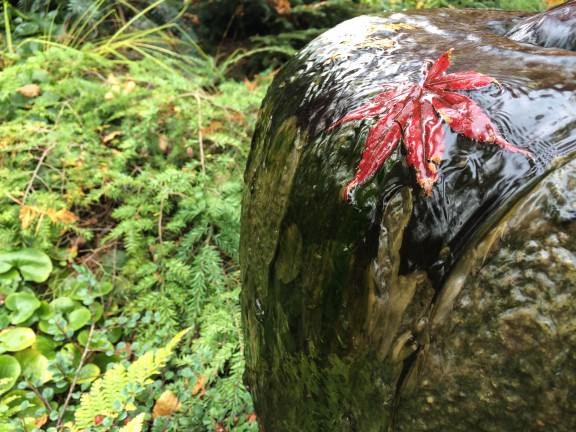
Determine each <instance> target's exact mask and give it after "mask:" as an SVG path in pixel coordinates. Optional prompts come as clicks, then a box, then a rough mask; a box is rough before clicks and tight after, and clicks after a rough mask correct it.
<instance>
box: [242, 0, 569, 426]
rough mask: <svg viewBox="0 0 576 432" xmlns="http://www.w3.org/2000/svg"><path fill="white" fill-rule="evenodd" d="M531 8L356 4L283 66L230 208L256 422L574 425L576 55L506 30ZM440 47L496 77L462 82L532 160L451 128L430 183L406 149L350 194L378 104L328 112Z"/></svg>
mask: <svg viewBox="0 0 576 432" xmlns="http://www.w3.org/2000/svg"><path fill="white" fill-rule="evenodd" d="M573 3H574V2H571V4H572V6H574V5H573ZM572 6H570V7H572ZM526 19H527V17H525V16H520V15H518V14H514V13H503V12H496V11H472V10H466V11H462V10H435V11H420V12H412V13H395V14H391V15H385V16H381V17H377V16H363V17H359V18H355V19H353V20H350V21H347V22H345V23H343V24H341V25H339V26H337V27H335V28H334V29H332V30H330V31H328V32H326V33H325V34H323V35H321V36H320V37H319V38H317V39H316V40H314V41H313V42H312V43H310V44H309V45H308V46H307V47H306V48H305V49H303V50H302V51H301V52H300V53H299V54H297V55H296V56H295V57H294V58H293V59H292V60H291V61H289V62H288V63H287V64H286V65H285V66H284V68H283V69H282V70H281V71H280V73H279V74H278V76H277V77H276V78H275V80H274V82H273V84H272V86H271V88H270V90H269V92H268V95H267V97H266V99H265V101H264V103H263V106H262V110H261V115H260V119H259V122H258V125H257V129H256V132H255V135H254V140H253V144H252V149H251V152H250V157H249V162H248V166H247V169H246V175H245V180H246V188H245V192H244V199H243V210H242V238H241V263H242V283H243V292H242V308H243V324H244V333H245V354H246V380H247V384H248V385H249V388H250V390H251V392H252V394H253V396H254V400H255V404H256V410H257V414H258V418H259V422H260V427H261V430H262V431H266V432H283V431H298V432H315V431H319V432H320V431H321V432H324V431H331V432H338V431H346V432H352V431H358V432H372V431H409V432H417V431H466V432H469V431H516V430H524V431H538V430H542V431H566V432H568V431H573V430H576V415H575V413H576V299H575V298H574V295H575V293H576V288H575V287H576V255H575V254H576V204H575V203H576V160H575V159H574V155H575V151H576V131H575V129H574V127H575V125H576V53H575V52H572V51H570V50H568V49H563V48H557V47H555V48H545V47H541V46H537V45H534V44H530V43H527V41H522V40H519V41H516V40H512V39H511V38H510V37H507V36H506V34H507V33H509V32H511V31H512V32H513V33H515V32H516V31H515V30H514V29H515V28H516V29H517V28H518V26H521V25H522V24H526V23H527V21H526ZM528 19H529V17H528ZM515 26H516V27H515ZM528 42H529V41H528ZM449 48H453V49H454V58H453V63H452V66H451V69H450V71H469V70H474V71H478V72H481V73H484V74H487V75H490V76H492V77H495V78H496V79H497V80H498V82H499V83H500V85H492V86H488V87H485V88H482V89H478V90H475V91H473V92H469V93H467V95H468V96H469V97H470V98H472V99H473V100H474V101H475V102H476V103H477V104H478V105H480V106H481V107H482V109H483V110H484V111H485V112H486V113H487V114H488V115H489V117H490V118H491V119H492V121H493V122H494V124H495V125H496V126H497V127H498V129H499V130H500V132H501V133H502V135H503V136H504V137H505V138H506V139H507V140H508V141H509V142H511V143H513V144H514V145H516V146H518V147H521V148H524V149H527V150H529V151H530V152H531V153H532V155H533V156H534V158H533V159H530V158H527V157H526V156H525V155H522V154H519V153H512V152H509V151H506V150H504V149H501V148H500V147H498V146H496V145H490V144H485V143H478V142H474V141H472V140H470V139H467V138H465V137H463V136H462V135H458V134H456V133H454V132H453V131H451V130H450V127H449V125H447V124H445V125H444V126H443V127H444V129H445V134H446V135H445V139H444V145H445V148H446V150H445V153H444V156H443V160H442V162H441V164H440V168H439V177H438V180H437V182H436V183H435V185H434V186H433V188H432V194H431V195H430V196H428V195H427V194H425V193H423V191H422V189H421V188H420V186H419V185H418V184H417V182H416V179H415V174H414V171H413V170H412V169H411V168H409V167H408V166H407V164H406V158H405V154H404V151H403V150H402V149H401V148H398V149H397V150H396V152H395V153H394V155H393V156H392V157H391V158H390V159H388V161H386V163H385V164H384V165H383V167H382V168H381V169H380V170H378V172H377V174H376V175H375V176H374V177H373V178H371V179H370V181H368V182H367V183H365V184H363V185H362V186H361V187H359V188H357V190H356V192H355V193H354V196H353V199H352V200H351V201H347V200H345V199H343V197H342V190H343V188H344V187H345V185H346V184H348V182H349V181H350V180H351V179H352V178H353V177H354V175H355V173H356V168H357V165H358V162H359V160H360V158H361V154H362V150H363V146H364V143H365V141H366V135H367V133H368V130H369V128H370V126H371V125H372V124H373V122H374V119H367V120H363V121H357V122H349V123H346V124H345V125H342V126H340V127H338V128H333V129H330V125H332V124H333V123H334V122H335V121H336V120H338V119H340V118H341V117H342V116H343V115H344V114H346V113H348V112H350V110H352V109H354V108H357V107H359V106H361V105H362V104H365V103H366V102H367V101H369V100H370V99H371V98H372V97H373V96H374V95H376V94H378V93H379V92H380V91H381V90H382V86H383V85H384V84H387V83H397V82H399V81H402V80H406V79H407V80H412V81H417V80H418V73H419V70H420V66H421V64H422V62H423V61H425V60H426V59H435V58H438V56H439V55H440V54H441V53H443V52H445V51H446V50H447V49H449Z"/></svg>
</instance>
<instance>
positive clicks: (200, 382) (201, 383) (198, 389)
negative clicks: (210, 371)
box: [192, 375, 206, 396]
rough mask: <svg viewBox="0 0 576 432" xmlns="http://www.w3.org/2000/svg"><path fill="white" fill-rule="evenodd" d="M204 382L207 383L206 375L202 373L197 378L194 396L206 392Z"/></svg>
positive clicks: (193, 389)
mask: <svg viewBox="0 0 576 432" xmlns="http://www.w3.org/2000/svg"><path fill="white" fill-rule="evenodd" d="M204 384H206V377H205V376H204V375H200V376H199V377H198V378H197V379H196V384H195V385H194V387H193V388H192V396H196V395H197V394H198V393H200V396H204V393H206V389H205V388H204Z"/></svg>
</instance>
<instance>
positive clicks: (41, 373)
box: [14, 348, 52, 385]
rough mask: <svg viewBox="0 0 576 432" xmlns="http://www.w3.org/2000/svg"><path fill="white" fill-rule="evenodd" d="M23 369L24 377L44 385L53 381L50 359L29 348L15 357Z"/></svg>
mask: <svg viewBox="0 0 576 432" xmlns="http://www.w3.org/2000/svg"><path fill="white" fill-rule="evenodd" d="M14 357H15V358H16V360H18V363H20V366H21V367H22V376H24V377H26V378H27V379H29V380H30V381H32V382H33V383H38V384H39V385H42V384H44V383H46V382H48V381H50V380H51V379H52V374H51V373H50V371H49V370H48V359H47V358H46V357H45V356H43V355H42V354H41V353H40V352H38V351H36V350H35V349H32V348H29V349H27V350H24V351H20V352H19V353H16V354H15V355H14Z"/></svg>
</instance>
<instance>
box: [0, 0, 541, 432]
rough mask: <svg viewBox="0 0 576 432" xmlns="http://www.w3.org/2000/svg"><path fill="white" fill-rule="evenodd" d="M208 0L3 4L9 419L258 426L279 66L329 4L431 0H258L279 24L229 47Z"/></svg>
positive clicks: (1, 214) (0, 232)
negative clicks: (259, 184)
mask: <svg viewBox="0 0 576 432" xmlns="http://www.w3.org/2000/svg"><path fill="white" fill-rule="evenodd" d="M209 3H210V2H193V4H189V3H186V2H179V1H161V0H160V1H139V2H133V3H128V2H102V1H96V2H86V1H72V0H68V1H50V2H40V1H32V0H30V1H21V2H7V1H3V2H2V6H3V9H2V21H3V24H2V30H3V37H2V40H1V42H2V50H1V52H0V66H1V68H2V70H1V73H0V432H2V431H36V430H45V431H52V432H55V431H65V430H71V431H74V430H90V431H138V430H150V431H158V432H159V431H219V432H223V431H256V430H257V426H256V422H255V415H254V413H253V407H252V402H251V399H250V396H249V393H248V392H247V390H246V388H245V387H244V385H243V383H242V374H243V368H244V363H243V360H242V342H241V331H240V322H239V320H240V319H239V306H238V294H239V289H240V284H239V274H238V267H239V266H238V242H239V211H240V195H241V189H242V186H243V185H242V174H243V168H244V164H245V161H246V156H247V152H248V148H249V142H250V136H251V133H252V128H253V124H254V121H255V118H256V115H257V111H258V108H259V104H260V101H261V100H262V98H263V96H264V93H265V91H266V88H267V85H268V83H269V82H270V80H271V78H272V76H273V74H274V70H273V69H272V68H270V66H273V67H275V66H276V65H278V64H279V63H278V61H279V59H281V58H282V57H278V56H277V54H278V53H282V55H283V56H284V58H285V55H286V54H287V53H289V52H290V50H293V49H295V48H297V47H298V46H299V45H298V44H304V43H305V42H306V41H307V40H309V39H310V38H311V37H313V36H314V34H317V33H318V32H319V31H320V30H321V29H322V28H323V27H324V26H329V25H332V24H334V23H333V22H332V21H329V20H328V18H327V15H326V11H327V10H329V9H325V10H324V9H323V8H325V7H326V8H327V7H330V8H336V9H337V10H339V11H341V12H342V13H341V19H344V18H347V17H349V16H351V14H354V11H355V10H356V11H357V13H361V12H363V11H365V7H379V8H383V7H390V8H402V7H405V6H427V5H428V4H427V3H426V2H420V3H418V2H409V1H406V2H395V1H390V2H371V1H360V2H354V1H351V0H350V1H348V0H346V1H335V0H331V1H329V2H321V4H319V5H318V6H314V3H313V2H305V1H296V2H292V3H290V4H289V5H290V9H289V11H288V12H286V10H285V9H282V8H281V4H282V2H267V1H255V2H253V4H252V6H254V7H255V8H256V9H258V8H259V9H258V10H263V11H264V12H265V13H264V12H262V15H261V19H263V20H264V17H265V16H268V18H266V19H267V20H268V21H265V25H264V24H262V26H263V27H262V28H266V29H268V30H267V31H270V32H275V33H276V35H275V36H273V37H271V36H269V35H267V34H261V35H259V36H257V35H253V34H248V33H246V34H244V35H243V37H244V39H243V40H240V41H239V42H240V43H239V44H237V42H238V41H234V44H232V45H233V46H232V49H228V50H227V48H226V46H225V45H226V44H224V45H222V44H220V42H221V41H222V40H225V41H227V39H226V35H225V33H226V31H225V30H226V26H227V25H228V23H229V22H230V18H231V17H230V16H227V19H224V18H226V17H216V16H214V17H213V18H214V19H216V18H218V19H217V20H216V21H214V22H217V23H220V24H219V25H221V26H220V27H218V26H216V27H214V28H212V29H211V31H212V32H213V33H210V34H207V35H205V36H203V32H207V31H208V30H207V28H208V25H207V24H203V22H204V21H200V22H199V23H198V24H194V23H195V22H196V19H200V20H204V19H205V20H206V21H205V22H210V21H209V20H208V18H203V16H204V15H205V14H207V13H208V12H207V11H209V10H211V9H210V8H212V7H214V4H209ZM212 3H219V2H212ZM285 3H286V2H285ZM384 3H386V4H384ZM425 3H426V4H425ZM445 3H446V2H445ZM451 3H454V4H456V3H457V2H451ZM460 3H462V4H461V5H463V6H470V4H464V2H460ZM460 3H458V5H460ZM480 3H482V2H476V4H475V6H478V5H479V4H480ZM493 3H494V2H493ZM500 3H502V2H500ZM524 3H526V4H528V3H529V2H528V0H526V1H525V2H524ZM534 4H537V5H538V4H540V2H537V1H531V5H532V6H533V5H534ZM11 5H12V6H11ZM94 5H96V6H98V7H94ZM106 5H108V6H110V5H112V6H110V8H108V9H107V8H106V7H108V6H106ZM100 6H101V7H100ZM284 6H286V5H284ZM496 6H498V5H496ZM202 7H204V8H205V9H202ZM231 13H232V14H233V15H234V14H236V13H237V12H236V11H235V10H234V11H232V12H231ZM203 14H204V15H203ZM267 14H268V15H267ZM270 14H272V15H270ZM296 15H298V17H299V18H293V16H296ZM234 16H235V15H234ZM234 19H235V20H240V21H241V20H243V19H244V16H243V15H238V16H235V18H234ZM327 20H328V21H327ZM272 21H273V22H274V24H273V25H272ZM302 23H306V25H307V26H309V28H308V29H305V28H303V27H304V24H302ZM194 26H196V27H194ZM198 26H200V27H198ZM202 26H205V28H203V27H202ZM267 26H268V27H267ZM238 31H239V32H240V30H238ZM218 32H220V33H218ZM216 34H218V35H219V36H218V37H215V35H216ZM238 35H240V33H238ZM203 37H205V40H206V41H214V42H210V44H209V43H208V42H206V44H205V45H202V48H201V47H200V45H201V44H202V43H203V42H202V41H203V40H204V39H202V38H203ZM238 37H240V36H238ZM229 39H231V36H230V38H229ZM294 41H297V43H295V42H294ZM246 44H248V45H246ZM249 44H252V45H249ZM219 46H220V48H219ZM219 49H220V50H221V51H219ZM237 49H239V50H237ZM234 50H236V51H234ZM207 51H210V52H211V53H212V55H209V54H206V52H207ZM223 52H224V54H223ZM257 55H260V56H264V57H260V60H259V61H258V62H256V63H250V64H249V63H247V61H248V59H251V58H256V57H255V56H257ZM231 73H232V74H233V77H234V78H232V75H231Z"/></svg>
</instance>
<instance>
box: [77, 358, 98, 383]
mask: <svg viewBox="0 0 576 432" xmlns="http://www.w3.org/2000/svg"><path fill="white" fill-rule="evenodd" d="M99 376H100V368H99V367H98V366H96V365H95V364H94V363H88V364H87V365H84V366H82V369H80V372H79V373H78V381H77V382H78V384H85V383H89V382H92V381H94V380H95V379H96V378H98V377H99Z"/></svg>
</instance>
